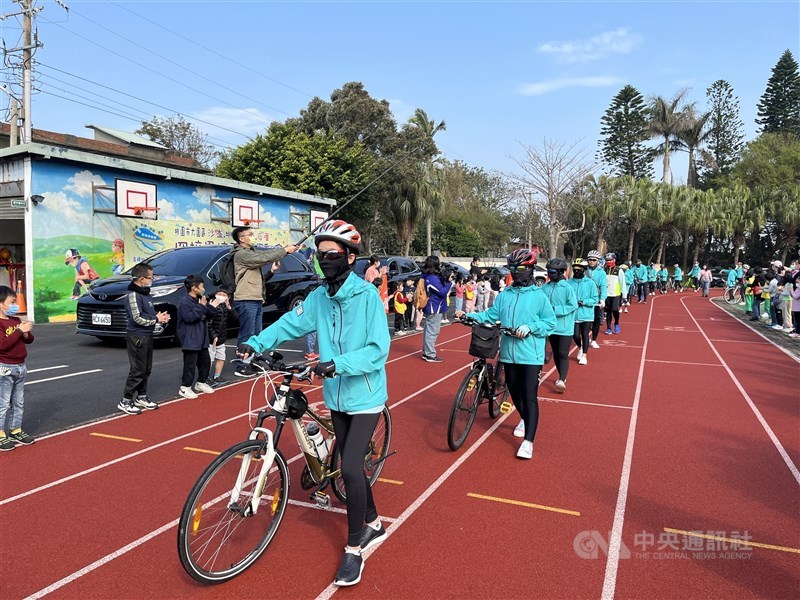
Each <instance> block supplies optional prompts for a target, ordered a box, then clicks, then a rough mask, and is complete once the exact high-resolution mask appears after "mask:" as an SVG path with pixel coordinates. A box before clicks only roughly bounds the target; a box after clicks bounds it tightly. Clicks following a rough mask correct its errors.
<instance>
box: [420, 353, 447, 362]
mask: <svg viewBox="0 0 800 600" xmlns="http://www.w3.org/2000/svg"><path fill="white" fill-rule="evenodd" d="M422 360H424V361H425V362H432V363H440V362H444V359H443V358H439V357H438V356H425V355H424V354H423V355H422Z"/></svg>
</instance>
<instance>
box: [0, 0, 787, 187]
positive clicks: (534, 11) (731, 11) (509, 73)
mask: <svg viewBox="0 0 800 600" xmlns="http://www.w3.org/2000/svg"><path fill="white" fill-rule="evenodd" d="M64 1H65V2H66V4H67V5H68V6H69V7H70V8H71V9H72V10H71V12H70V13H69V14H67V13H65V12H64V10H62V9H61V8H60V7H59V6H58V5H57V4H56V2H55V1H54V0H39V4H40V5H42V6H44V10H43V11H42V12H41V13H40V14H39V19H38V25H39V37H40V39H41V41H42V42H43V43H44V48H42V49H40V50H39V51H38V52H37V54H36V60H37V61H38V62H39V63H41V65H40V66H38V67H37V75H36V80H37V87H38V88H39V89H41V90H42V93H39V94H37V95H36V96H35V99H34V105H33V123H34V127H37V128H42V129H49V130H52V131H59V132H64V133H72V134H75V135H84V136H87V137H91V135H92V133H91V131H90V130H87V129H84V125H87V124H95V125H106V126H111V127H117V128H120V129H126V130H129V131H132V130H133V129H135V128H136V127H137V126H138V125H137V123H136V122H134V121H132V120H130V119H126V118H123V117H121V116H117V115H112V114H108V113H105V112H101V111H100V110H98V109H97V108H90V107H87V106H82V105H80V104H76V103H74V102H70V101H67V100H64V99H62V98H58V97H56V96H54V94H55V95H58V96H63V97H65V98H71V99H73V100H77V101H79V102H84V103H87V104H98V103H102V104H104V105H106V106H101V107H100V108H104V109H106V110H112V111H114V112H124V113H128V115H132V116H135V117H139V118H144V119H146V118H149V116H152V115H153V114H168V111H166V110H164V109H161V108H157V107H154V106H150V105H148V104H146V103H144V102H142V101H139V100H135V99H133V98H130V97H126V96H122V95H119V94H118V93H117V92H116V91H110V90H108V89H104V88H99V87H96V86H95V85H94V84H93V83H89V82H87V81H82V80H78V79H75V78H74V77H73V76H72V75H78V76H80V77H82V78H84V79H87V80H90V81H92V82H98V83H102V84H103V85H105V86H108V87H110V88H113V89H114V90H118V91H122V92H126V93H128V94H131V95H134V96H137V97H139V98H141V99H143V100H148V101H150V102H154V103H157V104H160V105H162V106H164V107H167V108H169V109H173V110H175V111H179V112H181V113H183V114H185V115H187V116H193V117H199V118H201V119H203V120H205V121H209V122H213V123H218V124H220V125H224V126H225V127H227V128H228V129H231V130H233V131H236V132H238V133H243V134H247V135H250V136H252V135H255V134H256V133H258V132H260V131H263V129H264V128H265V127H266V126H267V125H268V123H269V122H270V121H272V120H284V119H286V118H287V117H289V116H296V115H297V114H298V113H299V111H300V110H301V109H302V108H303V107H305V106H306V105H307V104H308V102H309V100H310V99H311V97H312V96H320V97H322V98H325V99H328V98H329V95H330V93H331V91H333V90H334V89H336V88H338V87H341V85H342V84H343V83H345V82H348V81H361V82H363V83H364V84H365V86H366V88H367V90H368V91H369V92H370V94H371V95H372V96H373V97H375V98H379V99H386V100H388V101H389V102H390V103H391V107H392V110H393V112H394V114H395V116H396V118H397V119H398V122H400V123H402V122H404V121H405V120H407V119H408V117H409V116H410V115H411V114H412V113H413V111H414V109H415V108H417V107H419V108H423V109H424V110H425V111H426V112H427V113H428V115H429V116H430V117H432V118H434V119H436V120H440V119H444V120H445V121H446V123H447V130H446V131H445V132H443V133H440V134H439V135H438V136H437V142H438V143H439V145H440V147H441V148H442V150H443V151H444V153H445V155H446V156H447V157H448V158H451V159H460V160H464V161H466V162H467V163H469V164H472V165H477V166H482V167H485V168H487V169H497V170H501V171H504V172H512V171H518V170H519V169H518V167H517V165H516V163H515V162H514V160H513V157H518V158H519V157H522V155H523V152H522V148H521V146H520V143H523V144H526V145H534V146H535V145H538V144H540V143H541V141H542V139H543V138H545V137H547V138H551V139H555V140H561V141H566V142H569V143H572V142H578V141H580V145H581V146H583V147H584V148H585V149H586V151H587V154H588V155H589V156H593V155H594V152H595V150H596V148H597V138H598V135H599V130H600V117H601V116H602V114H603V112H604V111H605V109H606V108H607V107H608V105H609V103H610V101H611V99H612V97H613V96H614V95H615V94H616V93H617V92H618V91H619V89H620V88H621V87H622V86H623V85H625V84H628V83H630V84H632V85H634V86H636V87H637V88H638V89H639V91H640V92H642V93H643V94H644V95H645V96H650V95H654V94H658V95H664V96H671V95H673V94H674V93H675V92H676V91H677V90H678V89H680V88H682V87H686V88H689V89H690V92H689V94H690V99H692V100H694V101H697V102H698V105H699V106H700V107H703V106H704V103H705V90H706V88H707V87H708V86H709V85H710V84H711V83H713V82H714V81H715V80H717V79H726V80H728V81H729V82H730V83H731V85H732V86H733V88H734V91H735V93H736V95H737V96H738V97H739V99H740V102H741V116H742V119H743V121H744V122H745V132H746V134H747V137H748V139H751V138H752V137H754V136H755V134H756V125H755V123H754V119H755V114H756V104H757V102H758V99H759V97H760V96H761V94H762V93H763V92H764V88H765V86H766V82H767V79H768V78H769V76H770V71H771V69H772V67H773V66H774V65H775V63H776V62H777V60H778V58H779V57H780V55H781V53H782V52H783V51H784V50H786V49H787V48H788V49H790V50H791V51H792V53H793V54H794V55H795V58H800V53H799V52H798V47H799V46H800V3H799V2H797V1H796V0H791V1H788V2H769V1H763V0H760V1H758V2H702V1H691V2H677V1H672V2H669V1H668V2H647V1H638V2H600V1H597V2H568V1H564V2H557V3H556V2H524V1H520V2H425V1H420V2H407V1H406V2H403V1H398V2H357V1H354V2H333V1H331V2H324V1H323V2H303V1H302V0H294V1H292V2H269V1H267V2H260V1H235V0H226V1H225V2H206V1H201V0H196V1H194V2H178V1H174V2H169V1H158V2H156V1H151V2H146V1H131V0H102V1H86V0H84V1H78V0H64ZM15 6H16V5H12V4H11V3H10V2H4V3H3V10H4V11H5V12H10V10H9V9H10V8H12V7H15ZM140 16H141V17H144V19H142V18H140ZM145 19H149V20H151V21H155V22H157V23H159V24H160V25H162V26H163V27H164V28H166V29H169V30H171V32H169V31H166V30H165V29H163V28H160V27H158V26H157V25H156V24H154V23H151V22H148V21H147V20H145ZM1 26H2V37H3V39H4V40H5V43H6V46H7V47H13V46H15V45H17V41H18V37H19V33H20V32H19V29H18V23H16V22H14V20H13V19H10V20H7V21H5V22H3V23H2V24H1ZM115 34H116V35H115ZM176 34H178V35H176ZM119 36H122V37H124V38H128V39H129V40H133V41H135V42H136V43H138V44H139V45H140V46H135V45H133V44H131V43H130V42H129V41H126V40H124V39H122V37H119ZM181 36H183V37H185V38H188V39H189V40H192V41H193V42H196V44H200V45H202V46H205V47H207V48H210V49H212V50H214V51H215V52H217V53H219V54H222V55H224V56H225V57H228V58H230V59H234V60H233V61H229V60H226V59H223V58H221V57H219V56H216V55H215V54H212V53H211V52H208V51H207V50H205V49H203V48H201V47H199V46H198V45H196V44H193V43H192V42H190V41H187V40H186V39H183V38H182V37H181ZM92 42H94V44H93V43H92ZM95 44H99V45H100V46H103V47H104V48H100V47H98V46H97V45H95ZM146 49H149V50H151V51H152V52H153V53H156V54H158V55H160V56H156V55H155V54H153V53H151V52H148V50H146ZM114 53H118V54H119V55H121V56H119V55H116V54H114ZM123 57H127V58H129V59H130V60H133V61H136V62H137V63H140V64H139V65H136V64H132V63H131V62H130V61H128V60H125V58H123ZM170 61H171V62H170ZM236 62H238V63H240V65H237V64H235V63H236ZM174 63H177V64H174ZM54 69H58V70H60V71H64V72H67V73H69V74H70V75H67V74H65V73H64V72H59V71H57V70H54ZM192 71H193V72H194V73H192ZM201 75H202V77H205V78H206V79H203V78H201ZM179 82H182V83H184V84H186V86H190V87H191V88H194V90H192V89H188V87H186V86H184V85H181V84H180V83H179ZM80 88H82V89H80ZM77 95H80V96H84V97H83V98H81V97H78V96H77ZM100 95H102V96H107V98H110V100H109V99H107V98H102V97H100ZM4 102H5V100H4ZM120 103H121V104H125V105H127V106H122V105H121V104H120ZM198 125H199V126H200V127H201V128H202V129H204V130H205V131H206V132H207V133H209V134H210V135H212V136H213V137H214V138H215V139H214V142H215V143H219V144H234V145H235V144H238V143H242V142H243V141H246V138H244V137H242V136H240V135H237V134H234V133H231V132H230V131H223V130H220V129H215V128H212V127H210V126H208V125H205V124H198ZM660 168H661V167H660V164H658V165H656V172H657V173H660ZM685 171H686V161H685V159H682V158H678V159H677V160H675V161H674V163H673V173H674V176H675V178H676V181H682V180H685V177H686V173H685Z"/></svg>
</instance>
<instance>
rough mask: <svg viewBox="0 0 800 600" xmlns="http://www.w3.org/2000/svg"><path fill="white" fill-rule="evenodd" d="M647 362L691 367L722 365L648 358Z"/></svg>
mask: <svg viewBox="0 0 800 600" xmlns="http://www.w3.org/2000/svg"><path fill="white" fill-rule="evenodd" d="M647 362H650V363H661V364H664V365H692V366H693V367H721V366H722V365H719V364H715V363H696V362H683V361H680V360H656V359H655V358H648V359H647Z"/></svg>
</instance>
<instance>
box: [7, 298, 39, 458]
mask: <svg viewBox="0 0 800 600" xmlns="http://www.w3.org/2000/svg"><path fill="white" fill-rule="evenodd" d="M18 312H19V304H17V294H16V293H15V292H14V290H12V289H11V288H10V287H8V286H5V285H0V451H3V452H6V451H8V450H13V449H14V446H15V445H16V444H22V445H24V446H27V445H28V444H32V443H33V442H34V441H35V440H34V439H33V438H32V437H31V436H29V435H28V434H27V433H25V432H24V431H22V406H23V394H24V390H25V374H26V373H27V372H28V370H27V368H26V367H25V357H26V356H27V355H28V350H27V349H26V348H25V346H27V345H28V344H32V343H33V332H32V329H33V323H31V322H30V321H20V319H19V317H17V313H18ZM9 408H10V409H11V415H10V416H9V419H8V430H7V429H6V413H7V412H8V409H9ZM6 431H8V434H6Z"/></svg>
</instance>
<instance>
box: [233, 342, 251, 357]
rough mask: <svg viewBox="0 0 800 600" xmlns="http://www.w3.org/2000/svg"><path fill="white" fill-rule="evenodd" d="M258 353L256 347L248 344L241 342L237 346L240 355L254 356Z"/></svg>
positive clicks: (237, 352)
mask: <svg viewBox="0 0 800 600" xmlns="http://www.w3.org/2000/svg"><path fill="white" fill-rule="evenodd" d="M255 353H256V349H255V348H253V347H252V346H250V345H248V344H239V345H238V346H237V347H236V354H237V355H239V356H245V355H247V356H253V354H255Z"/></svg>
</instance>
